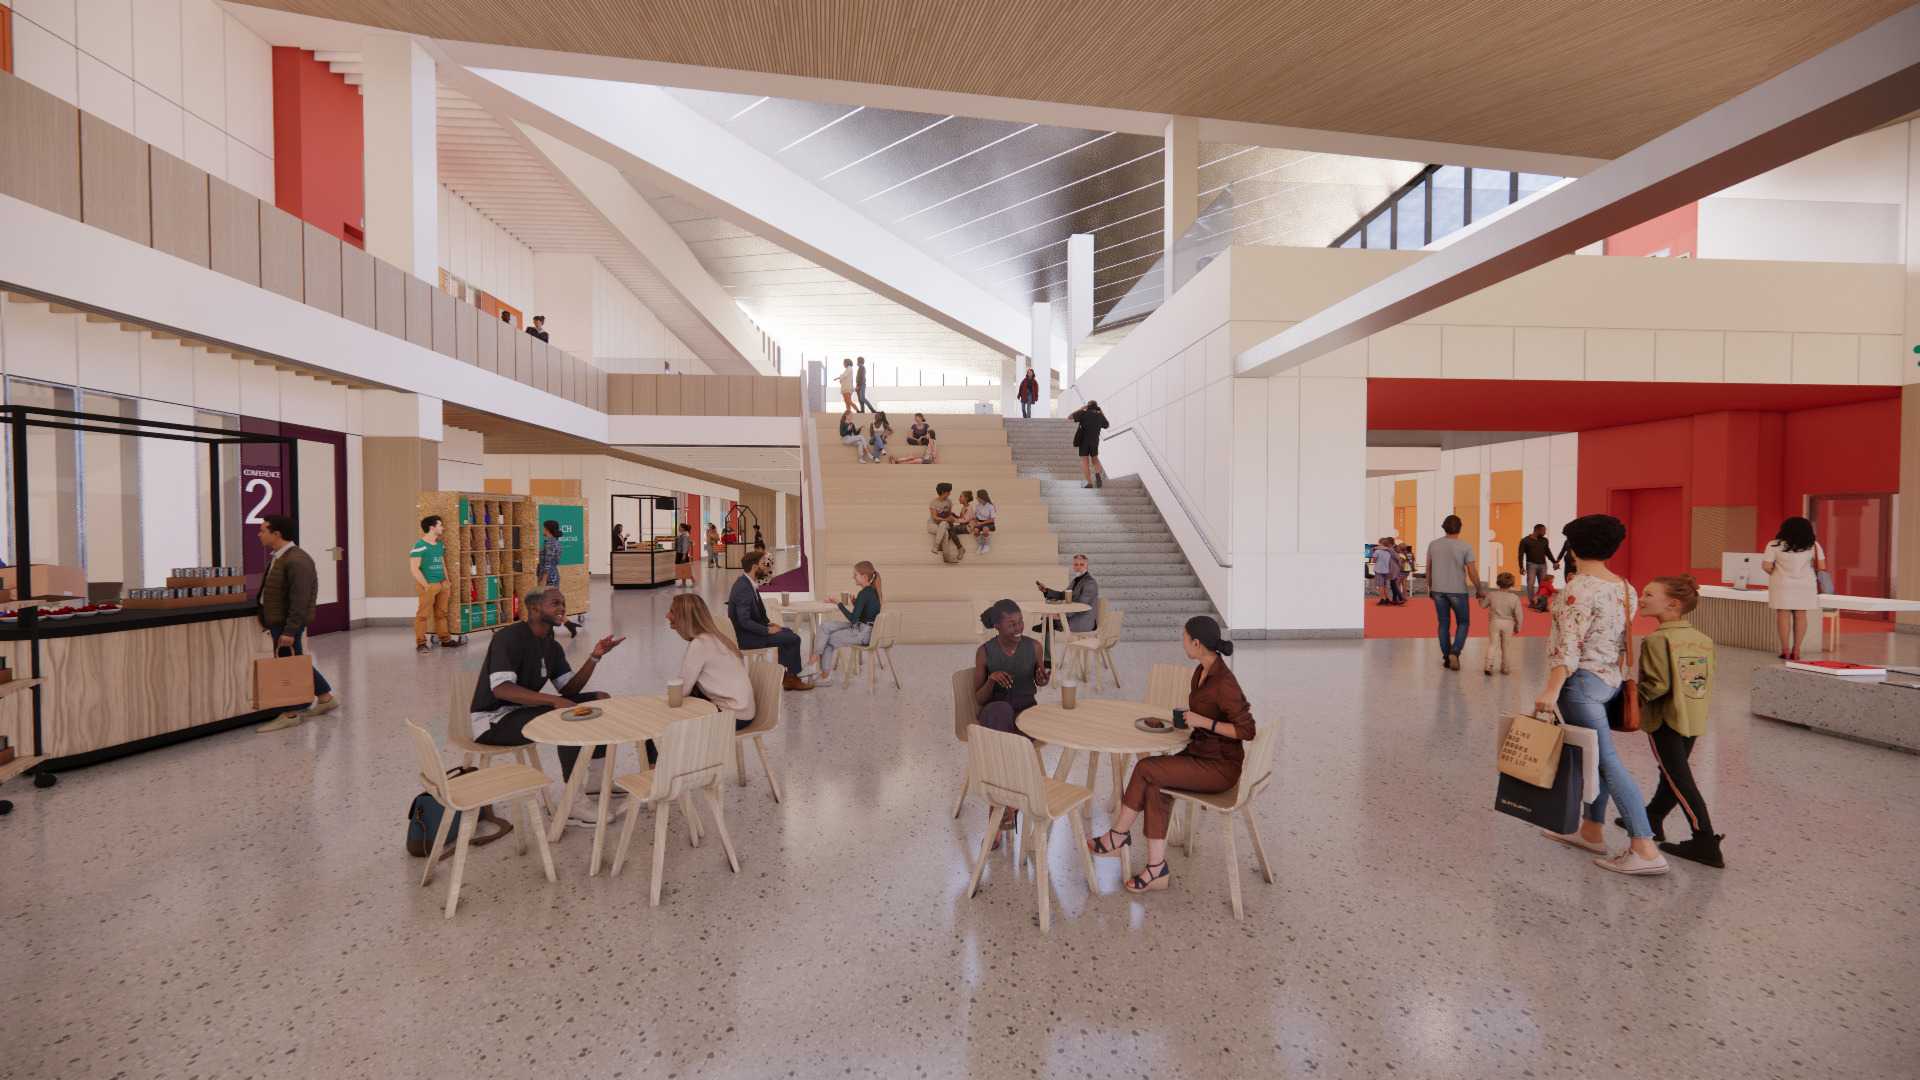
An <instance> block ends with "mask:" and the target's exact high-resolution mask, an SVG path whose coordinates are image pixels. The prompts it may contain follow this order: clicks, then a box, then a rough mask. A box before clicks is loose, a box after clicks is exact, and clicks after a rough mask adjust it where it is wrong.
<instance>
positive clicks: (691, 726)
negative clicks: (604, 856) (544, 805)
mask: <svg viewBox="0 0 1920 1080" xmlns="http://www.w3.org/2000/svg"><path fill="white" fill-rule="evenodd" d="M659 744H660V761H659V764H657V765H655V766H654V767H653V768H652V769H651V770H649V771H647V772H637V773H628V774H627V775H625V776H621V777H617V778H615V780H614V783H616V784H618V785H620V790H621V791H624V792H626V793H627V823H626V825H625V826H624V827H623V828H621V830H620V849H619V851H618V852H616V853H615V854H614V856H613V874H614V876H615V877H618V876H619V874H620V867H621V865H622V864H624V863H625V862H626V860H627V849H628V848H629V847H630V846H632V844H633V827H634V825H635V824H636V823H638V822H639V820H640V806H641V804H642V803H646V804H649V805H651V806H652V807H653V808H654V809H653V877H652V892H653V896H652V900H651V901H650V903H651V905H652V906H653V907H659V906H660V886H661V884H662V880H663V872H664V871H665V869H666V862H667V818H668V816H669V814H670V812H671V810H672V808H673V800H675V799H679V798H682V797H687V796H691V795H692V794H693V793H694V792H696V791H698V792H704V793H705V794H706V796H707V805H708V806H709V807H710V808H711V809H712V810H713V825H714V828H715V829H716V830H717V831H718V832H719V833H720V843H721V845H722V846H723V847H725V848H726V851H727V865H729V866H731V867H732V868H733V872H734V873H736V874H737V873H739V872H740V857H739V856H738V855H736V854H735V853H734V850H733V837H731V836H729V835H728V834H727V819H726V815H725V812H724V811H723V810H722V809H721V806H720V777H721V774H723V773H725V772H726V769H727V754H728V752H729V751H731V750H732V749H733V714H732V713H730V712H726V711H724V710H723V711H721V712H717V713H709V714H708V715H706V716H690V717H688V718H687V719H685V720H675V721H674V722H673V725H672V726H671V727H669V728H667V730H666V732H665V734H663V735H661V736H660V739H659ZM682 805H683V807H684V808H685V809H686V811H687V815H688V817H689V818H690V820H689V821H688V822H687V824H688V826H689V832H691V833H692V835H693V843H694V846H695V847H698V846H699V845H700V839H699V837H700V831H699V827H698V826H699V816H698V815H699V811H698V810H696V809H695V806H694V803H693V802H692V800H691V799H690V798H689V799H688V801H687V802H685V803H683V804H682Z"/></svg>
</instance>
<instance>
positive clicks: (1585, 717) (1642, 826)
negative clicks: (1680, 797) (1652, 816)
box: [1560, 669, 1653, 840]
mask: <svg viewBox="0 0 1920 1080" xmlns="http://www.w3.org/2000/svg"><path fill="white" fill-rule="evenodd" d="M1619 694H1620V688H1619V687H1617V686H1608V685H1607V684H1606V681H1605V680H1603V679H1601V678H1600V676H1598V675H1595V674H1594V673H1593V672H1591V671H1587V670H1585V669H1582V670H1580V671H1576V672H1574V673H1573V674H1572V675H1571V676H1570V677H1568V679H1567V682H1566V685H1565V686H1562V687H1561V688H1560V717H1561V719H1563V720H1565V721H1566V722H1567V723H1569V724H1573V725H1576V726H1578V727H1583V728H1586V729H1587V730H1588V731H1591V732H1593V733H1594V736H1595V737H1596V738H1597V739H1598V740H1599V743H1600V795H1599V797H1598V798H1596V799H1594V800H1593V801H1592V802H1590V803H1588V804H1587V820H1588V821H1605V820H1606V819H1607V817H1606V809H1607V799H1608V798H1609V797H1611V798H1612V799H1613V807H1614V809H1616V810H1618V811H1620V817H1621V818H1622V819H1624V820H1625V821H1626V823H1627V835H1628V836H1631V837H1633V838H1634V839H1636V840H1640V839H1646V838H1648V837H1651V836H1652V835H1653V826H1652V825H1650V824H1648V823H1647V807H1646V800H1644V799H1642V798H1641V797H1640V785H1639V784H1638V783H1636V782H1635V781H1634V779H1633V774H1632V773H1630V772H1628V771H1627V766H1626V764H1625V763H1624V762H1622V761H1621V760H1620V753H1619V751H1617V750H1615V749H1614V748H1613V729H1612V728H1609V727H1608V726H1607V702H1609V701H1612V700H1613V699H1614V698H1615V697H1617V696H1619Z"/></svg>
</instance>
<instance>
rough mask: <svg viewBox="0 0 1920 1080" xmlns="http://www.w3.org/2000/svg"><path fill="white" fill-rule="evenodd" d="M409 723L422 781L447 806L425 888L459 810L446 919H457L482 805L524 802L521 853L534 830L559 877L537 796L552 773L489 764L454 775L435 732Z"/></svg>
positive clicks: (550, 869)
mask: <svg viewBox="0 0 1920 1080" xmlns="http://www.w3.org/2000/svg"><path fill="white" fill-rule="evenodd" d="M406 724H407V734H408V735H410V736H412V737H413V745H414V749H415V750H417V751H418V752H419V755H420V782H421V784H422V785H424V786H425V787H426V789H427V794H429V795H432V796H433V797H434V800H435V801H437V802H438V803H439V804H440V805H441V806H442V807H443V808H444V809H443V812H442V813H441V815H440V830H439V832H437V833H435V834H434V837H433V849H432V850H431V851H429V852H427V868H426V870H425V871H423V872H422V873H421V875H420V885H421V887H422V888H425V887H426V886H427V885H429V884H431V883H432V882H433V868H434V866H435V864H437V863H438V862H439V861H440V852H441V851H442V850H443V849H444V848H445V846H446V842H447V832H448V830H449V828H450V827H451V826H452V825H453V818H454V814H455V813H456V812H458V814H459V816H460V836H459V838H458V840H457V841H456V842H455V844H454V848H453V881H452V882H451V883H450V884H449V885H448V886H447V918H449V919H451V918H453V909H454V906H455V905H456V904H458V903H459V902H460V880H461V878H463V877H465V876H466V872H467V847H468V845H469V844H470V843H472V841H473V833H474V827H475V823H476V822H478V821H479V820H480V808H481V807H483V806H489V805H491V804H493V803H497V802H507V801H514V802H518V803H519V804H520V807H521V810H522V813H521V815H520V828H519V829H517V830H516V831H517V832H518V833H519V834H520V854H522V855H525V854H526V853H527V836H528V835H529V834H531V835H532V836H533V840H534V843H536V844H538V845H540V862H541V863H542V865H544V866H545V868H546V872H547V880H548V881H553V880H556V879H555V877H554V874H553V851H552V850H551V849H550V848H548V847H547V828H546V820H545V817H544V815H542V814H541V813H540V801H539V799H538V798H536V796H537V795H539V794H540V793H541V792H543V791H545V790H546V787H547V774H546V773H543V772H541V771H540V770H539V769H536V768H534V767H532V766H531V765H521V764H514V765H489V766H486V767H485V768H482V769H479V770H477V771H475V772H470V773H462V774H461V775H459V776H455V777H451V778H449V777H448V776H447V767H446V764H445V763H444V762H442V761H441V760H440V751H439V750H438V749H437V748H435V746H434V745H433V736H431V735H429V734H427V729H426V728H423V727H421V726H420V725H419V724H416V723H414V722H413V721H411V720H408V721H407V722H406ZM494 749H498V748H497V747H496V748H494Z"/></svg>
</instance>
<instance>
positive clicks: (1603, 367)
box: [1587, 330, 1653, 382]
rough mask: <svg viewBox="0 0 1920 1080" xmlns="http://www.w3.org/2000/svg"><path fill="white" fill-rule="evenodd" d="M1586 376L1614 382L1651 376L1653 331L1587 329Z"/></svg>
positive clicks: (1636, 380) (1638, 379) (1637, 379)
mask: <svg viewBox="0 0 1920 1080" xmlns="http://www.w3.org/2000/svg"><path fill="white" fill-rule="evenodd" d="M1587 378H1589V379H1593V380H1596V381H1615V382H1622V381H1624V382H1638V381H1641V380H1646V379H1651V378H1653V331H1651V330H1588V331H1587Z"/></svg>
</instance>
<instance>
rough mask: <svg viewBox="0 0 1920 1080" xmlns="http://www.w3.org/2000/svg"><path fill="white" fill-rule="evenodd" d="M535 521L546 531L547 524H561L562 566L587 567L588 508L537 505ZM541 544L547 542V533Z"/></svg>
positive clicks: (544, 534) (543, 536)
mask: <svg viewBox="0 0 1920 1080" xmlns="http://www.w3.org/2000/svg"><path fill="white" fill-rule="evenodd" d="M534 519H535V520H536V521H537V522H538V523H539V527H540V528H541V529H542V530H544V529H545V527H546V523H547V522H549V521H556V522H559V523H560V565H561V566H585V565H586V562H587V508H586V507H584V506H549V505H546V504H537V505H536V506H535V507H534ZM540 536H541V543H545V542H546V533H545V532H544V531H543V532H542V533H541V534H540Z"/></svg>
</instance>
